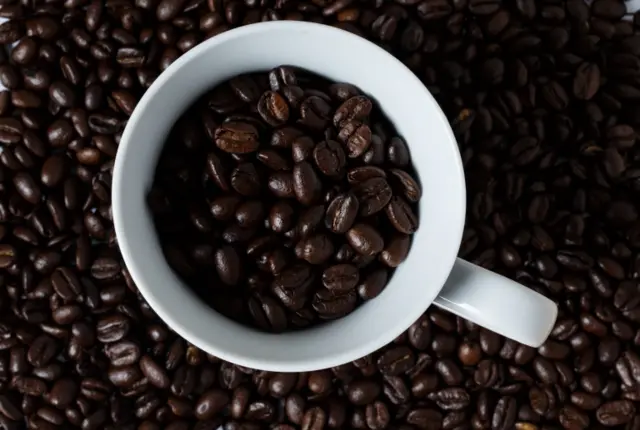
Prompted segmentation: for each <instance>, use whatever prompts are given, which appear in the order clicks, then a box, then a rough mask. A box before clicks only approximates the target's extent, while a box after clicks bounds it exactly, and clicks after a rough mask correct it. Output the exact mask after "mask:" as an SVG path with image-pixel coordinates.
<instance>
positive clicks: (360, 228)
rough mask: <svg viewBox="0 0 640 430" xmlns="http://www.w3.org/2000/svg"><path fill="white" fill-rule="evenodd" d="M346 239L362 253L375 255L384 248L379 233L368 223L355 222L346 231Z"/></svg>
mask: <svg viewBox="0 0 640 430" xmlns="http://www.w3.org/2000/svg"><path fill="white" fill-rule="evenodd" d="M347 241H348V242H349V245H351V246H352V247H353V249H355V250H356V251H357V252H358V253H360V254H362V255H376V254H378V253H379V252H381V251H382V249H383V248H384V241H383V239H382V236H380V233H378V232H377V231H376V230H375V229H374V228H373V227H371V226H370V225H368V224H356V225H354V226H353V227H351V228H350V229H349V231H347Z"/></svg>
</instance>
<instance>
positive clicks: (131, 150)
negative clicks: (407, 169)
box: [112, 22, 557, 372]
mask: <svg viewBox="0 0 640 430" xmlns="http://www.w3.org/2000/svg"><path fill="white" fill-rule="evenodd" d="M280 65H294V66H299V67H302V68H305V69H308V70H310V71H313V72H316V73H318V74H321V75H324V76H326V77H327V78H329V79H331V80H333V81H337V82H348V83H352V84H355V85H356V86H358V87H359V88H360V89H361V90H363V91H364V92H366V93H367V94H369V95H371V96H372V97H373V98H375V100H376V101H377V102H378V104H379V105H380V106H381V107H382V109H383V110H384V112H385V114H386V115H387V116H388V118H389V119H390V120H391V121H392V122H393V124H394V125H395V127H396V130H397V132H398V134H399V135H400V136H402V137H403V138H404V139H405V140H406V142H407V143H408V145H409V148H410V150H411V156H412V160H413V163H414V166H415V168H416V170H417V172H418V175H419V177H420V181H421V183H422V189H423V192H422V199H421V201H420V208H419V211H420V228H419V229H418V231H417V232H416V234H415V235H414V238H413V244H412V247H411V252H410V254H409V256H408V258H407V259H406V261H405V262H404V263H403V264H402V265H401V266H400V267H399V268H398V269H397V270H396V272H395V274H394V275H393V277H392V278H391V281H390V283H389V285H388V286H387V287H386V289H385V290H384V291H383V292H382V293H381V294H380V296H379V297H377V298H375V299H373V300H370V301H368V302H367V303H365V304H363V305H362V306H360V307H359V308H357V309H356V310H355V311H354V312H353V313H351V314H349V315H348V316H346V317H344V318H341V319H339V320H336V321H333V322H330V323H326V324H323V325H319V326H316V327H313V328H310V329H305V330H302V331H296V332H289V333H285V334H268V333H263V332H260V331H257V330H253V329H251V328H248V327H245V326H242V325H240V324H238V323H235V322H233V321H231V320H229V319H227V318H225V317H223V316H221V315H220V314H218V313H216V312H215V311H213V310H212V309H211V308H210V307H209V306H208V305H206V304H205V303H203V302H202V301H200V300H199V299H198V298H197V297H196V295H195V294H194V293H192V292H191V291H190V289H189V288H188V287H187V286H185V285H184V284H183V283H182V282H181V281H180V280H179V279H178V278H177V277H176V275H175V274H174V273H173V272H172V271H171V269H170V268H169V267H168V266H167V264H166V262H165V259H164V257H163V254H162V251H161V248H160V246H159V242H158V239H157V237H156V233H155V230H154V226H153V223H152V219H151V214H150V212H149V210H148V209H147V206H146V194H147V192H148V190H149V188H150V186H151V183H152V178H153V174H154V170H155V166H156V162H157V160H158V156H159V154H160V151H161V149H162V147H163V145H164V141H165V138H166V136H167V135H168V133H169V130H170V129H171V127H172V125H173V124H174V122H175V121H176V119H177V118H178V117H179V116H180V115H181V114H182V113H183V112H184V110H185V109H186V108H187V107H188V106H189V105H190V104H191V103H192V102H193V101H195V99H196V98H198V96H200V95H201V94H202V93H203V92H205V91H206V90H207V89H210V88H212V87H213V86H215V85H216V84H218V83H220V82H222V81H224V80H227V79H229V78H231V77H233V76H235V75H238V74H241V73H247V72H255V71H263V70H268V69H270V68H273V67H276V66H280ZM465 193H466V191H465V182H464V172H463V170H462V163H461V160H460V153H459V151H458V147H457V144H456V140H455V138H454V136H453V134H452V131H451V128H450V127H449V124H448V122H447V119H446V118H445V116H444V114H443V113H442V111H441V110H440V108H439V107H438V105H437V103H436V102H435V100H434V99H433V97H432V96H431V94H430V93H429V92H428V91H427V89H426V88H425V87H424V86H423V85H422V83H421V82H420V81H419V80H418V78H416V76H415V75H414V74H413V73H412V72H411V71H410V70H409V69H407V68H406V67H405V66H404V65H403V64H402V63H400V62H399V61H398V60H396V59H395V58H394V57H392V56H391V55H390V54H388V53H387V52H386V51H384V50H383V49H381V48H379V47H377V46H376V45H374V44H372V43H370V42H367V41H366V40H364V39H362V38H360V37H358V36H355V35H353V34H351V33H348V32H345V31H342V30H338V29H335V28H333V27H328V26H324V25H320V24H311V23H302V22H269V23H261V24H255V25H250V26H246V27H242V28H238V29H235V30H231V31H228V32H226V33H223V34H221V35H219V36H216V37H214V38H212V39H210V40H207V41H205V42H203V43H202V44H200V45H198V46H197V47H195V48H194V49H192V50H191V51H189V52H187V53H186V54H184V55H183V56H182V57H180V58H179V59H178V60H177V61H176V62H175V63H174V64H172V65H171V66H170V67H169V68H168V69H167V70H166V71H165V72H164V73H162V74H161V75H160V76H159V77H158V79H156V81H155V82H154V83H153V85H152V86H151V87H150V88H149V89H148V90H147V92H146V93H145V94H144V96H143V97H142V99H141V100H140V102H139V103H138V105H137V107H136V109H135V111H134V112H133V114H132V115H131V118H130V119H129V122H128V124H127V127H126V129H125V131H124V134H123V136H122V140H121V142H120V147H119V149H118V154H117V157H116V163H115V168H114V174H113V186H112V194H113V195H112V200H113V218H114V224H115V229H116V235H117V239H118V244H119V246H120V249H121V252H122V256H123V257H124V260H125V262H126V264H127V267H128V268H129V271H130V273H131V276H132V278H133V279H134V281H135V282H136V284H137V286H138V288H139V289H140V292H141V293H142V295H143V296H144V298H145V299H146V300H147V301H148V302H149V304H150V305H151V307H152V308H153V309H154V310H155V312H156V313H157V314H158V315H159V316H160V317H161V318H162V319H163V320H164V321H165V322H166V323H167V324H168V325H169V326H170V327H171V328H172V329H174V330H175V331H176V332H177V333H178V334H180V335H181V336H183V337H184V338H185V339H187V340H188V341H189V342H191V343H192V344H194V345H196V346H197V347H199V348H201V349H203V350H204V351H207V352H208V353H211V354H213V355H215V356H217V357H220V358H222V359H224V360H227V361H231V362H233V363H236V364H239V365H242V366H247V367H252V368H257V369H263V370H271V371H289V372H294V371H295V372H298V371H308V370H314V369H322V368H327V367H332V366H336V365H339V364H343V363H346V362H349V361H352V360H355V359H357V358H359V357H362V356H364V355H366V354H368V353H370V352H373V351H375V350H376V349H378V348H380V347H382V346H384V345H385V344H387V343H389V342H391V341H392V340H393V339H394V338H396V337H397V336H398V335H400V334H401V333H402V332H403V331H405V330H406V329H407V328H408V327H409V326H410V325H411V324H412V323H413V322H414V321H415V320H416V319H418V318H419V317H420V315H421V314H422V313H423V312H424V311H425V310H426V309H427V307H428V306H429V305H431V304H435V305H436V306H439V307H441V308H443V309H446V310H448V311H451V312H453V313H455V314H457V315H459V316H461V317H463V318H466V319H468V320H470V321H473V322H475V323H477V324H478V325H481V326H483V327H486V328H488V329H490V330H493V331H495V332H497V333H500V334H502V335H504V336H507V337H509V338H512V339H514V340H516V341H518V342H521V343H524V344H527V345H530V346H534V347H536V346H539V345H540V344H542V343H543V342H544V340H545V339H546V337H547V336H548V334H549V332H550V331H551V329H552V327H553V325H554V323H555V319H556V316H557V308H556V305H555V304H554V303H553V302H552V301H551V300H549V299H547V298H545V297H543V296H542V295H540V294H538V293H536V292H534V291H532V290H530V289H528V288H526V287H524V286H522V285H520V284H518V283H515V282H513V281H511V280H509V279H507V278H504V277H502V276H499V275H497V274H494V273H491V272H489V271H487V270H485V269H482V268H480V267H477V266H475V265H473V264H470V263H468V262H465V261H463V260H460V259H457V258H456V255H457V253H458V249H459V246H460V241H461V238H462V230H463V226H464V219H465V209H466V208H465V197H466V195H465Z"/></svg>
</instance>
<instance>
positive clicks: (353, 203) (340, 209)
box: [325, 193, 360, 233]
mask: <svg viewBox="0 0 640 430" xmlns="http://www.w3.org/2000/svg"><path fill="white" fill-rule="evenodd" d="M359 207H360V204H359V202H358V199H357V197H356V196H355V194H353V193H347V194H341V195H338V196H336V197H335V198H334V199H333V200H332V201H331V203H329V206H328V207H327V214H326V217H325V225H326V226H327V228H328V229H329V230H331V231H332V232H334V233H346V232H347V230H349V228H351V226H352V225H353V223H354V222H355V220H356V217H357V215H358V212H359Z"/></svg>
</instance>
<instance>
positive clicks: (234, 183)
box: [147, 65, 422, 332]
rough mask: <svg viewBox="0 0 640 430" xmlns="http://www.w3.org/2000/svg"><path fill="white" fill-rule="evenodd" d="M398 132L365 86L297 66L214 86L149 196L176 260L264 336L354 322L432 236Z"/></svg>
mask: <svg viewBox="0 0 640 430" xmlns="http://www.w3.org/2000/svg"><path fill="white" fill-rule="evenodd" d="M395 133H396V132H395V130H394V128H393V126H392V125H391V124H390V123H389V121H388V120H387V119H386V118H385V116H384V114H383V112H382V111H381V109H380V107H379V106H378V105H377V103H376V101H375V100H372V99H371V98H370V97H368V96H367V95H364V94H362V93H361V91H360V90H359V89H358V88H357V87H355V86H354V85H352V84H348V83H337V82H330V81H328V80H327V79H324V78H322V77H321V76H318V75H316V74H314V73H310V72H309V71H306V70H301V69H298V68H295V67H292V66H287V65H284V66H279V67H276V68H274V69H273V70H270V71H264V72H256V73H250V74H245V75H240V76H236V77H234V78H231V79H230V80H228V81H226V82H223V83H221V84H219V85H217V86H216V87H215V88H213V89H211V90H209V91H205V92H204V94H202V95H201V96H200V97H199V99H198V100H196V101H195V102H194V103H193V104H192V105H191V106H190V107H189V108H187V109H186V110H185V112H184V113H183V114H182V115H181V117H180V118H179V119H178V120H177V121H176V123H175V124H174V125H173V127H172V128H171V131H170V132H169V133H168V137H167V138H166V141H165V142H164V146H163V148H162V153H161V154H160V157H159V161H158V164H157V166H156V169H155V176H154V179H153V183H152V186H151V190H149V193H148V199H147V203H148V206H149V208H150V210H151V212H152V214H153V221H154V225H155V227H156V233H157V236H158V240H159V242H160V246H161V247H162V249H163V251H164V255H165V258H166V261H167V263H168V264H169V266H170V267H171V268H172V269H173V271H174V273H175V274H176V275H177V276H179V277H180V278H181V279H182V281H183V283H184V284H186V285H188V286H189V287H190V288H191V290H192V291H193V292H195V293H196V294H197V295H198V296H199V297H200V299H201V300H203V301H205V302H206V303H207V304H209V305H210V306H211V307H212V308H213V309H215V310H216V311H218V312H220V313H221V314H223V315H225V316H227V317H228V318H230V319H233V320H235V321H237V322H240V323H242V324H246V325H249V326H252V327H254V328H258V329H260V330H264V331H269V332H283V331H286V330H295V329H300V328H308V327H310V326H312V325H316V324H321V323H323V322H325V321H328V320H334V319H338V318H342V317H344V316H345V315H348V314H349V313H351V312H353V310H355V309H356V307H358V306H359V305H361V304H362V303H364V302H365V301H366V300H370V299H372V298H374V297H376V296H377V294H379V293H381V292H382V290H383V289H384V287H385V286H386V283H387V282H388V281H389V279H390V278H391V276H392V275H393V271H394V269H395V268H396V267H398V266H399V265H400V264H402V262H403V261H404V259H405V258H406V257H407V255H408V253H409V249H410V246H411V235H412V234H413V233H414V232H415V231H416V229H417V228H418V216H417V203H418V200H419V199H420V197H421V194H422V190H421V187H420V184H419V182H418V180H417V176H416V175H415V172H414V170H413V166H412V165H411V157H410V154H409V149H408V147H407V144H406V143H405V142H404V140H402V138H401V137H399V136H396V135H395ZM374 142H375V143H376V144H374ZM301 148H304V150H302V149H301ZM380 280H382V282H380ZM372 283H375V284H376V287H375V288H372V287H371V286H370V285H371V284H372Z"/></svg>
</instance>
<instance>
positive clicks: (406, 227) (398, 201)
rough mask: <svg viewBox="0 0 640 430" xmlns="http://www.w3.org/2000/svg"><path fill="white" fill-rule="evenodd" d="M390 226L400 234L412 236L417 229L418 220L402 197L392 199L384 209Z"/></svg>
mask: <svg viewBox="0 0 640 430" xmlns="http://www.w3.org/2000/svg"><path fill="white" fill-rule="evenodd" d="M385 212H386V214H387V217H388V218H389V221H390V222H391V224H392V225H393V226H394V227H395V228H396V230H398V231H399V232H401V233H404V234H412V233H414V232H415V231H416V230H417V229H418V218H417V216H416V214H415V213H414V212H413V210H412V209H411V206H409V204H408V203H407V202H406V201H405V200H404V199H403V198H402V197H398V196H395V197H392V198H391V199H390V201H389V204H388V205H387V206H386V207H385Z"/></svg>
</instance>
